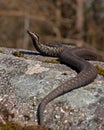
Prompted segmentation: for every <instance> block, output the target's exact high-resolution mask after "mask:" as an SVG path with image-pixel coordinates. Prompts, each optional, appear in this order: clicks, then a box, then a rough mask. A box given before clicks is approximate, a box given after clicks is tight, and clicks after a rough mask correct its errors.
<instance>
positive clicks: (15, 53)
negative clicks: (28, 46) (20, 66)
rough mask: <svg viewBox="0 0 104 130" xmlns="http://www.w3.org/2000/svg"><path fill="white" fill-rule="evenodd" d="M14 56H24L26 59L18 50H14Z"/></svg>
mask: <svg viewBox="0 0 104 130" xmlns="http://www.w3.org/2000/svg"><path fill="white" fill-rule="evenodd" d="M13 55H14V56H17V57H22V58H25V59H26V56H24V54H23V53H20V52H19V51H16V52H14V53H13Z"/></svg>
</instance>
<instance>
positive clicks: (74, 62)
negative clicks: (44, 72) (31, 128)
mask: <svg viewBox="0 0 104 130" xmlns="http://www.w3.org/2000/svg"><path fill="white" fill-rule="evenodd" d="M27 33H28V34H29V36H30V37H31V39H32V42H33V45H34V47H35V49H36V50H37V51H38V52H39V53H40V54H41V55H43V56H52V57H58V58H59V60H60V61H61V62H62V63H64V64H66V65H67V66H69V67H71V68H72V69H74V70H75V71H76V72H77V73H78V74H77V75H76V76H75V77H74V78H72V79H71V80H68V81H66V82H64V83H62V84H61V85H59V86H58V87H57V88H55V89H54V90H52V91H51V92H50V93H49V94H47V95H46V96H45V97H44V98H43V99H42V101H41V102H40V104H39V106H38V110H37V119H38V124H39V125H42V126H44V125H45V122H44V116H43V115H44V110H45V107H46V105H47V104H48V103H49V102H51V101H52V100H54V99H55V98H57V97H59V96H61V95H63V94H65V93H68V92H70V91H72V90H74V89H77V88H80V87H83V86H85V85H88V84H89V83H91V82H93V81H94V80H95V78H96V76H97V71H96V68H95V67H94V66H93V65H92V64H91V63H89V62H88V61H87V60H102V57H101V56H100V55H98V54H96V53H95V52H94V51H92V50H90V49H88V48H81V47H75V48H70V47H64V46H55V45H48V44H46V45H45V44H41V43H40V42H39V36H38V34H36V33H35V32H31V31H29V30H27Z"/></svg>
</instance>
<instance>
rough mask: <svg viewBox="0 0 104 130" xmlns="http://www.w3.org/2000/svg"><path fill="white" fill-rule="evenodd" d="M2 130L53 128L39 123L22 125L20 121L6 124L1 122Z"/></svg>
mask: <svg viewBox="0 0 104 130" xmlns="http://www.w3.org/2000/svg"><path fill="white" fill-rule="evenodd" d="M0 130H51V129H50V128H44V127H42V126H39V125H30V126H28V125H25V126H21V125H19V124H18V123H12V122H8V123H6V124H0Z"/></svg>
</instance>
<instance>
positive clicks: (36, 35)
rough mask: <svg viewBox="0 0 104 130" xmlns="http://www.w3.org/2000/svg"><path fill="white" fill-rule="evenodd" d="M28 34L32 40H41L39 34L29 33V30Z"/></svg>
mask: <svg viewBox="0 0 104 130" xmlns="http://www.w3.org/2000/svg"><path fill="white" fill-rule="evenodd" d="M27 33H28V34H29V36H30V37H31V38H32V39H35V40H39V36H38V34H36V33H33V32H31V31H29V30H27Z"/></svg>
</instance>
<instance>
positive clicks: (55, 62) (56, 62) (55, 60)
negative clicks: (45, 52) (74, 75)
mask: <svg viewBox="0 0 104 130" xmlns="http://www.w3.org/2000/svg"><path fill="white" fill-rule="evenodd" d="M44 62H47V63H53V64H59V63H60V62H59V61H58V59H51V60H50V59H46V60H45V61H44Z"/></svg>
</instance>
